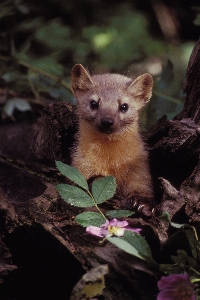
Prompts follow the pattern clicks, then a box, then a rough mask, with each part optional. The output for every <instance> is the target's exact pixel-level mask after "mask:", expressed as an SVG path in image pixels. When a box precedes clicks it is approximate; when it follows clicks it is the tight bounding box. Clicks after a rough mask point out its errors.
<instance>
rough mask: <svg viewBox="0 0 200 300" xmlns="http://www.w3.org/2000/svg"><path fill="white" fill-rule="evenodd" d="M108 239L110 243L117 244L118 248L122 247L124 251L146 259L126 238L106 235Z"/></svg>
mask: <svg viewBox="0 0 200 300" xmlns="http://www.w3.org/2000/svg"><path fill="white" fill-rule="evenodd" d="M106 239H107V240H108V241H109V242H110V243H112V244H114V245H115V246H117V247H118V248H120V249H122V250H123V251H125V252H127V253H129V254H131V255H133V256H136V257H138V258H140V259H142V260H145V258H144V257H142V256H141V255H140V254H139V252H138V250H137V249H136V248H135V247H134V246H132V245H131V244H130V243H128V242H127V241H126V240H124V239H123V238H119V237H110V236H106Z"/></svg>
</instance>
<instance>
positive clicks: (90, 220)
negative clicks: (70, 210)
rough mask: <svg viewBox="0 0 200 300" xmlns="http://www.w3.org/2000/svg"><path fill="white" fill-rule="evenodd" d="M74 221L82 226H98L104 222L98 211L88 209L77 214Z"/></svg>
mask: <svg viewBox="0 0 200 300" xmlns="http://www.w3.org/2000/svg"><path fill="white" fill-rule="evenodd" d="M74 221H75V222H76V223H78V224H80V225H82V226H83V227H87V226H90V225H92V226H97V227H99V226H101V225H102V224H104V223H105V218H104V217H103V216H102V215H101V214H99V213H96V212H91V211H90V212H83V213H81V214H79V215H77V216H76V218H75V220H74Z"/></svg>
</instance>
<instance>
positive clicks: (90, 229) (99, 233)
mask: <svg viewBox="0 0 200 300" xmlns="http://www.w3.org/2000/svg"><path fill="white" fill-rule="evenodd" d="M86 232H87V233H89V234H91V235H94V236H98V237H104V236H105V235H103V234H102V228H100V227H97V226H88V227H87V228H86Z"/></svg>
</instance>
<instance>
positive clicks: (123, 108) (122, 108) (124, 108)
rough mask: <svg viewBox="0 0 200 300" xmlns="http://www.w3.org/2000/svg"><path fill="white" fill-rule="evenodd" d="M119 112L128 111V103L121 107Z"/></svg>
mask: <svg viewBox="0 0 200 300" xmlns="http://www.w3.org/2000/svg"><path fill="white" fill-rule="evenodd" d="M119 110H120V111H121V112H123V113H125V112H127V111H128V104H127V103H123V104H122V105H120V107H119Z"/></svg>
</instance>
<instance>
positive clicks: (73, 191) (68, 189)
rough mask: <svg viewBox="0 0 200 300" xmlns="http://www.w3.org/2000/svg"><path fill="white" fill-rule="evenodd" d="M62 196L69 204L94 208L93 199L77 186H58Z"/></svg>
mask: <svg viewBox="0 0 200 300" xmlns="http://www.w3.org/2000/svg"><path fill="white" fill-rule="evenodd" d="M56 188H57V190H58V192H59V194H60V196H61V197H62V198H63V200H65V201H66V202H67V203H68V204H71V205H74V206H78V207H91V206H94V202H93V200H92V198H91V197H90V196H89V195H88V194H87V193H86V192H84V191H83V190H81V189H80V188H78V187H77V186H73V185H70V184H58V185H57V186H56Z"/></svg>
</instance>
